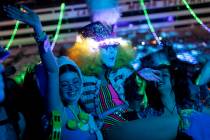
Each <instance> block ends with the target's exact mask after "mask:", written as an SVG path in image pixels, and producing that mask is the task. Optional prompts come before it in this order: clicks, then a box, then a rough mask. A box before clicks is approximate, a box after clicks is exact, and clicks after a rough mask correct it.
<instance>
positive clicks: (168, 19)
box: [167, 16, 175, 22]
mask: <svg viewBox="0 0 210 140" xmlns="http://www.w3.org/2000/svg"><path fill="white" fill-rule="evenodd" d="M167 21H168V22H174V21H175V19H174V16H168V18H167Z"/></svg>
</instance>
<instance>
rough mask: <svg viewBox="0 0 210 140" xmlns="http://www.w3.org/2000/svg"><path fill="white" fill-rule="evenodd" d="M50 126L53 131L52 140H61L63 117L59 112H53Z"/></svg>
mask: <svg viewBox="0 0 210 140" xmlns="http://www.w3.org/2000/svg"><path fill="white" fill-rule="evenodd" d="M50 125H51V127H52V131H51V134H50V138H49V139H50V140H60V137H61V115H60V113H59V112H58V111H53V112H52V114H51V121H50Z"/></svg>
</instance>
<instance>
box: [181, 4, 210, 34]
mask: <svg viewBox="0 0 210 140" xmlns="http://www.w3.org/2000/svg"><path fill="white" fill-rule="evenodd" d="M182 2H183V3H184V5H185V6H186V7H187V10H188V11H189V12H190V14H191V15H192V16H193V17H194V19H195V20H196V21H197V22H198V23H199V24H200V25H201V26H202V27H203V28H204V29H205V30H207V31H208V32H209V33H210V29H209V28H208V27H207V26H206V25H205V24H204V23H203V21H202V20H201V19H200V18H199V17H198V16H197V15H196V14H195V12H194V11H193V9H192V8H191V7H190V5H189V4H188V3H187V1H186V0H182Z"/></svg>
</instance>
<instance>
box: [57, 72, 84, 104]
mask: <svg viewBox="0 0 210 140" xmlns="http://www.w3.org/2000/svg"><path fill="white" fill-rule="evenodd" d="M60 92H61V98H62V99H63V101H65V102H66V103H73V102H77V101H78V100H79V98H80V96H81V94H82V81H81V79H80V77H79V75H78V74H77V73H76V72H65V73H63V74H61V75H60Z"/></svg>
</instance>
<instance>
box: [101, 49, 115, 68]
mask: <svg viewBox="0 0 210 140" xmlns="http://www.w3.org/2000/svg"><path fill="white" fill-rule="evenodd" d="M117 52H118V45H106V46H100V58H101V61H102V63H103V64H105V65H106V66H107V67H109V68H112V67H113V66H114V65H115V61H116V57H117Z"/></svg>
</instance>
